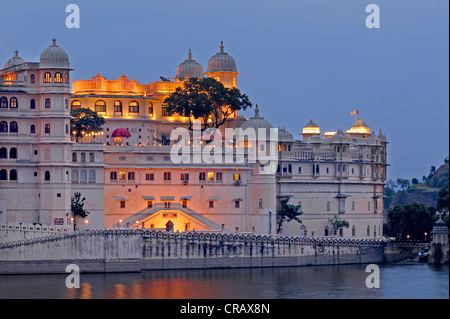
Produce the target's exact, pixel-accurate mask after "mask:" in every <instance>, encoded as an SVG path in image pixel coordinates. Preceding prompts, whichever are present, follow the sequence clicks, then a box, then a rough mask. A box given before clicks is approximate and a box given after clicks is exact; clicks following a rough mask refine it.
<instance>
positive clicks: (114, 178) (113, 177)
mask: <svg viewBox="0 0 450 319" xmlns="http://www.w3.org/2000/svg"><path fill="white" fill-rule="evenodd" d="M109 180H110V181H117V172H111V173H109Z"/></svg>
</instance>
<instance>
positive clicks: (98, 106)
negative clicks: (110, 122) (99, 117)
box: [95, 100, 106, 113]
mask: <svg viewBox="0 0 450 319" xmlns="http://www.w3.org/2000/svg"><path fill="white" fill-rule="evenodd" d="M95 112H98V113H106V102H105V101H103V100H98V101H96V102H95Z"/></svg>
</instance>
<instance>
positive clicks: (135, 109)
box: [128, 101, 139, 114]
mask: <svg viewBox="0 0 450 319" xmlns="http://www.w3.org/2000/svg"><path fill="white" fill-rule="evenodd" d="M128 113H134V114H138V113H139V103H138V101H131V102H130V104H129V107H128Z"/></svg>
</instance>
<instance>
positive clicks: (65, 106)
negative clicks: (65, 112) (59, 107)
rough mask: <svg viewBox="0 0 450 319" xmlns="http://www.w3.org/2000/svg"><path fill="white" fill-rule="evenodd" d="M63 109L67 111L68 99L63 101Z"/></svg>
mask: <svg viewBox="0 0 450 319" xmlns="http://www.w3.org/2000/svg"><path fill="white" fill-rule="evenodd" d="M64 108H65V109H68V108H69V100H68V99H65V100H64Z"/></svg>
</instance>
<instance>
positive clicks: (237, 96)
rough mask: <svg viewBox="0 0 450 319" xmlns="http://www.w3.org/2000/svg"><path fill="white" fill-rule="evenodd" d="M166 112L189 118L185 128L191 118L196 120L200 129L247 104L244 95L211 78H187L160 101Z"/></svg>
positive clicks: (212, 125)
mask: <svg viewBox="0 0 450 319" xmlns="http://www.w3.org/2000/svg"><path fill="white" fill-rule="evenodd" d="M164 103H166V104H167V111H168V112H171V113H177V114H179V115H181V116H187V117H189V129H190V130H193V121H192V118H193V119H195V120H200V121H201V123H202V128H201V131H205V130H208V129H210V128H218V127H220V126H221V125H223V124H224V123H225V122H226V120H227V119H228V118H230V117H231V116H232V115H233V114H234V113H235V112H236V111H239V110H245V109H247V107H251V106H252V103H251V102H250V101H249V99H248V96H247V95H245V94H242V93H241V92H240V91H239V90H238V89H237V88H226V87H225V86H224V85H223V84H222V83H220V82H219V81H217V80H216V79H213V78H203V79H197V78H191V79H189V80H187V81H185V82H184V83H183V86H181V87H178V88H177V89H176V90H175V92H174V93H172V94H171V95H170V96H169V97H168V98H166V99H165V100H164Z"/></svg>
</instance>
